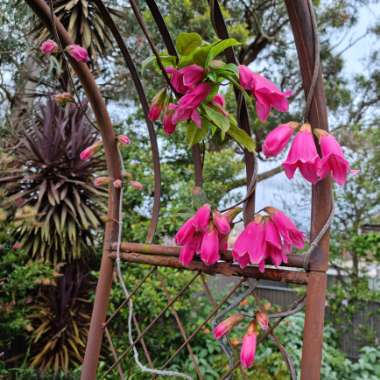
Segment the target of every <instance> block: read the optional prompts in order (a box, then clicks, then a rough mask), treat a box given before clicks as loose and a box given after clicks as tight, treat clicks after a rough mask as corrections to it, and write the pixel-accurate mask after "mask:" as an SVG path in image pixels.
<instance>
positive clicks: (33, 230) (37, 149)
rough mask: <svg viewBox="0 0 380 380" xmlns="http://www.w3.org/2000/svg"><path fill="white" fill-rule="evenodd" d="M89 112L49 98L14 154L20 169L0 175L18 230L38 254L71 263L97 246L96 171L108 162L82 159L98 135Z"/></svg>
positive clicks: (99, 195)
mask: <svg viewBox="0 0 380 380" xmlns="http://www.w3.org/2000/svg"><path fill="white" fill-rule="evenodd" d="M85 112H86V105H85V104H82V105H81V106H80V107H78V106H77V105H74V104H69V105H67V106H66V107H65V108H62V107H59V106H58V105H57V104H56V103H55V102H54V100H53V99H52V98H50V99H49V100H48V102H47V104H46V105H45V106H43V107H42V108H41V111H40V113H39V114H37V115H36V116H35V119H34V122H33V124H32V126H31V127H30V128H29V130H28V131H27V133H26V134H25V137H24V139H23V140H22V141H21V143H20V147H19V149H18V150H17V151H16V153H15V163H14V165H16V166H17V168H18V171H19V172H18V173H17V175H14V176H13V175H10V173H6V172H3V173H2V176H1V177H2V178H0V182H1V183H3V184H5V186H4V190H5V197H4V200H3V207H4V208H5V209H12V208H15V207H16V213H15V219H16V231H15V233H16V235H17V237H18V239H19V241H20V242H21V243H22V246H23V248H24V249H25V250H26V251H27V252H28V253H29V254H30V257H32V258H34V259H41V260H43V261H48V262H52V263H60V262H72V261H74V260H76V259H80V258H82V257H83V256H84V255H85V254H86V253H89V252H90V250H91V249H92V248H93V247H94V241H95V237H96V231H97V229H98V227H99V225H100V224H101V218H102V215H103V213H104V210H105V205H104V197H105V196H106V193H105V192H104V191H103V190H101V189H97V188H95V187H94V185H93V181H94V178H95V177H94V173H96V172H98V171H101V170H104V166H105V164H104V161H103V160H101V159H100V158H97V157H93V158H92V159H91V160H89V161H82V160H81V159H80V152H81V151H82V150H83V149H84V148H85V147H87V146H89V145H91V144H93V143H94V141H95V140H96V138H97V135H96V133H94V132H93V129H92V128H91V126H90V125H89V122H88V120H87V118H86V115H85ZM12 170H15V169H14V168H13V169H12ZM10 214H11V213H10Z"/></svg>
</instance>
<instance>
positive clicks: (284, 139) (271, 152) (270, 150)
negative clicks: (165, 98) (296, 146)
mask: <svg viewBox="0 0 380 380" xmlns="http://www.w3.org/2000/svg"><path fill="white" fill-rule="evenodd" d="M297 126H298V123H295V122H290V123H287V124H280V125H279V126H278V127H276V128H275V129H273V130H272V131H271V132H269V134H268V135H267V137H266V138H265V140H264V143H263V152H264V154H265V155H266V156H267V157H274V156H277V155H278V154H279V153H281V152H282V151H283V150H284V148H285V146H286V144H287V143H288V142H289V140H290V138H291V137H292V135H293V133H294V130H295V128H297Z"/></svg>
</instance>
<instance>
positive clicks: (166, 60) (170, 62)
mask: <svg viewBox="0 0 380 380" xmlns="http://www.w3.org/2000/svg"><path fill="white" fill-rule="evenodd" d="M160 58H161V62H162V64H163V65H164V67H168V66H175V65H176V60H177V58H176V57H173V56H172V55H160ZM148 66H152V67H155V68H156V69H158V68H159V66H158V63H157V59H156V57H155V56H154V55H152V56H150V57H148V58H146V59H144V60H143V61H142V64H141V71H142V72H144V71H145V70H146V68H147V67H148Z"/></svg>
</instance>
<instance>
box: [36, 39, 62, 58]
mask: <svg viewBox="0 0 380 380" xmlns="http://www.w3.org/2000/svg"><path fill="white" fill-rule="evenodd" d="M40 51H41V53H42V54H44V55H50V54H53V53H56V52H57V51H58V45H57V43H56V42H55V41H53V40H46V41H44V42H42V44H41V46H40Z"/></svg>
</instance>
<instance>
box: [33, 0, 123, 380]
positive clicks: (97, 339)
mask: <svg viewBox="0 0 380 380" xmlns="http://www.w3.org/2000/svg"><path fill="white" fill-rule="evenodd" d="M26 3H27V4H28V5H29V6H30V7H31V8H32V10H33V11H34V12H35V13H36V14H37V16H38V17H39V18H40V19H41V21H42V22H43V23H44V24H45V25H46V26H47V27H48V28H49V29H50V30H52V23H51V14H50V9H49V6H48V5H47V4H46V2H45V1H44V0H26ZM54 23H55V25H56V29H57V33H58V36H59V38H60V40H61V42H62V45H63V46H64V47H65V46H67V45H70V44H73V43H74V42H73V41H72V40H71V38H70V36H69V34H68V33H67V31H66V29H65V28H64V26H63V25H62V24H61V23H60V21H59V20H58V19H57V18H56V17H54ZM69 60H70V64H71V66H72V67H73V69H74V70H75V72H76V74H77V75H78V78H79V80H80V81H81V84H82V86H83V89H84V90H85V92H86V95H87V97H88V100H89V102H90V104H91V107H92V110H93V112H94V115H95V117H96V121H97V124H98V127H99V130H100V133H101V136H102V139H103V145H104V152H105V157H106V162H107V169H108V173H109V176H110V177H111V178H113V179H121V178H122V176H121V162H120V157H119V153H118V148H117V141H116V136H115V133H114V131H113V128H112V122H111V119H110V117H109V114H108V111H107V108H106V105H105V102H104V100H103V97H102V95H101V93H100V91H99V89H98V87H97V85H96V82H95V79H94V77H93V75H92V74H91V71H90V69H89V68H88V66H87V65H86V64H85V63H81V62H76V61H75V60H73V59H71V58H69ZM119 197H120V191H119V190H117V189H114V190H112V189H110V193H109V201H108V214H109V220H110V222H108V223H107V224H106V228H105V235H104V249H103V256H102V261H101V266H100V275H99V280H98V285H97V288H96V298H95V304H94V309H93V312H92V317H91V324H90V331H89V337H88V341H87V346H86V353H85V358H84V363H83V368H82V376H81V379H82V380H94V379H95V378H96V369H97V365H98V359H99V354H100V349H101V344H102V339H103V326H102V325H103V322H104V321H105V318H106V312H107V305H108V298H109V294H110V291H111V286H112V272H113V262H112V260H111V259H110V258H109V256H108V248H109V246H110V244H111V242H113V241H115V240H116V237H117V230H118V228H117V222H115V221H117V220H118V218H119V208H118V205H119Z"/></svg>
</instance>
